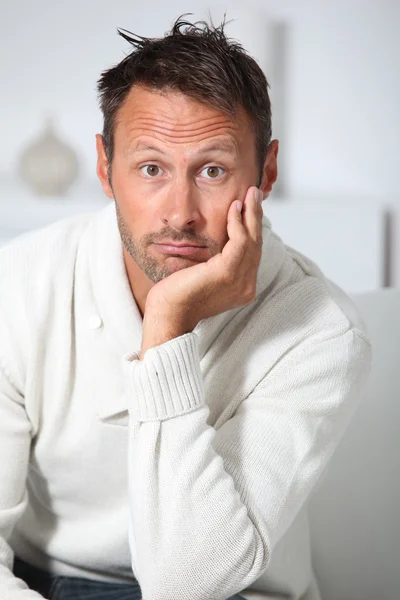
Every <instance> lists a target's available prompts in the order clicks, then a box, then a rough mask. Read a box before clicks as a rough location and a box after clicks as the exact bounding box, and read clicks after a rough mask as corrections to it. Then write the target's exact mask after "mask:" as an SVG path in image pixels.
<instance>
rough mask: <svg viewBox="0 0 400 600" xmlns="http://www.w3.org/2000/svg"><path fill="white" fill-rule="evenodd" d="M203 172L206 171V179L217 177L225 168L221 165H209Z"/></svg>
mask: <svg viewBox="0 0 400 600" xmlns="http://www.w3.org/2000/svg"><path fill="white" fill-rule="evenodd" d="M201 172H202V173H204V172H205V173H206V179H217V178H218V176H219V175H221V174H222V173H223V172H224V169H221V167H214V166H212V167H207V168H205V169H203V170H202V171H201Z"/></svg>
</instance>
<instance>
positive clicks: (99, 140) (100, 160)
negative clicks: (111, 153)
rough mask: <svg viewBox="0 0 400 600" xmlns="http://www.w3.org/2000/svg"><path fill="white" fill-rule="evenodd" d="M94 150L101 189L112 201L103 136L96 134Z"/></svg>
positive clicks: (112, 194)
mask: <svg viewBox="0 0 400 600" xmlns="http://www.w3.org/2000/svg"><path fill="white" fill-rule="evenodd" d="M96 150H97V169H96V173H97V177H98V178H99V179H100V183H101V187H102V188H103V191H104V193H105V195H106V196H108V197H109V198H111V199H112V200H114V193H113V191H112V188H111V186H110V183H109V181H108V174H107V170H108V160H107V155H106V150H105V147H104V140H103V136H102V135H100V133H96Z"/></svg>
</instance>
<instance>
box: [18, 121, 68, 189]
mask: <svg viewBox="0 0 400 600" xmlns="http://www.w3.org/2000/svg"><path fill="white" fill-rule="evenodd" d="M19 173H20V176H21V178H22V179H23V181H25V182H26V183H27V184H28V185H29V187H30V188H31V189H32V190H33V191H34V193H35V194H36V195H38V196H63V195H64V194H65V193H66V191H67V189H68V188H69V187H70V185H71V184H72V183H73V182H74V181H75V180H76V178H77V177H78V173H79V164H78V159H77V156H76V154H75V152H74V151H73V150H72V148H70V147H69V146H68V145H67V144H65V143H64V142H63V141H62V140H60V139H59V138H58V137H57V135H56V133H55V130H54V125H53V121H52V120H51V119H50V118H48V119H46V122H45V125H44V130H43V133H42V135H41V136H40V137H39V138H38V139H37V140H35V141H34V142H33V143H31V144H29V146H28V147H27V148H26V149H25V150H24V151H23V153H22V155H21V158H20V162H19Z"/></svg>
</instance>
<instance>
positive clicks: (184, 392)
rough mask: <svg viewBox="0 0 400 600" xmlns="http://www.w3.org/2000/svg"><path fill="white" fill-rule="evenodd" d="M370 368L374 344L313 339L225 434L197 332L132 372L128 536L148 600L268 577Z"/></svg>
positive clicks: (284, 363)
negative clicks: (213, 406) (212, 406)
mask: <svg viewBox="0 0 400 600" xmlns="http://www.w3.org/2000/svg"><path fill="white" fill-rule="evenodd" d="M330 333H331V332H330ZM369 364H370V347H369V344H368V343H367V342H366V341H365V339H364V338H363V337H362V336H361V335H360V334H358V333H357V332H356V331H354V330H353V329H351V328H349V329H348V330H347V331H345V332H341V333H340V334H338V335H336V336H335V335H332V334H330V335H328V333H326V334H325V335H324V334H323V333H321V332H319V333H318V334H314V335H313V336H309V337H308V338H307V339H306V340H305V341H303V342H301V343H299V344H298V346H297V347H295V348H294V349H292V350H291V351H290V352H288V353H287V354H286V355H285V356H284V357H283V358H281V360H280V361H279V363H278V364H277V365H276V366H275V367H274V369H273V370H272V372H271V373H270V374H269V375H268V376H267V377H266V378H265V379H264V380H263V381H262V382H261V383H260V384H259V385H258V386H257V387H256V389H255V390H254V391H253V392H252V393H251V394H250V395H249V396H248V397H247V398H245V399H244V400H243V402H242V403H241V404H240V406H239V407H238V409H237V411H236V413H235V414H234V415H233V416H232V417H231V418H230V419H229V420H228V421H227V422H225V423H224V424H223V425H222V426H221V427H220V428H219V429H218V430H217V431H216V430H215V429H214V428H213V427H210V426H209V425H208V424H207V422H206V421H207V417H208V415H209V408H208V406H207V404H206V398H205V396H204V389H203V381H202V376H201V371H200V364H199V356H198V350H197V336H196V334H194V333H188V334H185V335H183V336H180V337H177V338H175V339H172V340H170V341H167V342H166V343H163V344H161V345H159V346H157V347H153V348H150V349H148V350H147V352H146V355H145V357H144V359H143V360H141V361H140V360H133V361H131V362H129V363H128V364H127V366H126V370H127V387H128V390H132V393H131V396H130V399H129V412H130V434H129V435H130V438H129V439H130V441H129V510H130V532H129V533H130V545H131V552H132V563H133V570H134V573H135V575H136V577H137V579H138V580H139V583H140V585H141V588H142V592H143V598H144V599H145V600H170V599H171V598H174V599H175V600H207V599H208V600H211V599H213V600H225V599H226V598H228V597H229V596H231V595H232V594H235V593H237V592H239V591H240V590H243V589H244V588H246V587H248V586H249V585H251V584H252V583H253V582H254V581H255V580H256V579H257V578H258V577H259V576H261V575H262V573H263V572H264V571H265V569H266V568H267V566H268V564H269V560H270V556H271V552H272V550H273V548H274V546H275V545H276V543H277V542H278V540H279V539H280V538H281V537H282V535H283V534H284V533H285V531H286V530H287V528H288V527H289V526H290V524H291V522H292V521H293V520H294V518H295V516H296V514H297V513H298V511H299V510H300V508H301V507H302V506H303V504H304V502H305V501H306V499H307V498H308V497H309V495H310V493H311V491H312V489H313V487H314V485H315V483H316V482H317V480H318V478H319V477H320V475H321V473H322V471H323V470H324V468H325V467H326V465H327V462H328V461H329V458H330V457H331V455H332V453H333V451H334V449H335V447H336V446H337V444H338V442H339V440H340V438H341V437H342V434H343V432H344V430H345V428H346V425H347V423H348V421H349V419H350V417H351V416H352V414H353V412H354V410H355V407H356V405H357V402H358V398H359V396H360V391H361V389H362V387H363V385H364V383H365V380H366V377H367V374H368V371H369Z"/></svg>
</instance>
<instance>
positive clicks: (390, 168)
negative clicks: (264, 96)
mask: <svg viewBox="0 0 400 600" xmlns="http://www.w3.org/2000/svg"><path fill="white" fill-rule="evenodd" d="M0 1H1V3H0V33H1V35H0V61H1V62H0V90H1V93H0V133H1V143H0V244H4V243H7V242H8V241H9V240H11V239H12V238H13V237H15V236H16V235H18V234H20V233H22V232H24V231H28V230H30V229H34V228H36V227H41V226H43V225H45V224H47V223H50V222H52V221H54V220H56V219H59V218H64V217H67V216H70V215H71V214H75V213H78V212H88V211H92V210H96V209H98V208H101V207H102V206H104V205H105V204H107V203H108V202H109V200H108V199H107V198H106V197H105V196H104V195H103V192H102V190H101V187H100V183H99V182H98V180H97V177H96V153H95V134H96V133H98V132H101V130H102V118H101V113H100V110H99V108H98V103H97V97H96V81H97V79H98V77H99V75H100V73H101V72H102V71H103V70H104V69H106V68H109V67H111V66H112V65H114V64H116V63H117V62H119V61H120V60H121V59H122V58H123V57H124V56H125V55H126V54H127V53H128V52H129V51H130V46H129V44H128V43H127V42H125V40H123V39H122V38H121V37H120V36H119V35H118V34H117V31H116V30H117V27H120V28H124V29H128V30H130V31H133V32H135V33H138V34H140V35H144V36H150V37H157V36H162V35H164V33H165V32H167V31H168V30H169V29H170V27H171V25H172V23H173V21H174V20H175V18H176V17H178V16H179V15H181V14H182V13H189V12H191V13H194V15H193V16H191V17H189V19H190V20H192V19H204V18H207V17H208V15H209V13H211V16H212V18H213V20H214V23H216V24H217V23H219V22H220V20H221V18H222V16H223V14H224V12H226V15H227V19H228V20H229V19H235V20H234V21H233V22H232V23H231V24H230V25H228V26H227V28H226V32H227V34H228V35H229V36H230V37H234V38H236V39H239V40H240V41H241V42H242V43H243V45H244V46H245V47H246V48H247V49H248V50H249V52H250V53H251V54H252V55H253V56H254V57H255V58H256V59H257V60H258V61H259V64H260V65H261V67H262V68H263V69H264V71H265V73H266V76H267V78H268V80H269V81H270V84H271V97H272V103H273V137H275V138H278V139H279V140H280V156H279V167H280V175H279V180H278V182H277V185H276V189H275V190H274V194H273V196H272V197H270V198H269V199H268V200H267V202H265V207H264V212H265V214H266V215H267V216H268V217H269V218H270V219H271V221H272V225H273V228H274V229H275V230H276V232H277V233H278V234H279V235H280V236H281V237H282V238H283V239H284V240H285V242H286V243H287V244H288V245H290V246H294V247H296V248H297V249H298V250H300V251H301V252H303V253H304V254H307V255H309V256H310V257H311V258H312V259H313V260H314V261H315V262H317V263H318V264H319V266H320V267H321V268H322V269H323V271H324V272H325V274H326V275H327V276H328V277H330V278H331V279H333V280H335V281H336V282H337V283H338V284H339V285H341V286H342V287H343V288H344V289H345V290H346V291H348V292H351V293H353V292H364V291H369V290H373V289H377V288H380V287H399V286H400V244H399V238H400V225H398V223H399V222H400V219H399V218H398V216H397V215H398V211H399V210H400V191H399V186H398V172H399V167H400V164H399V157H400V135H399V134H400V111H399V107H400V84H399V73H400V38H399V36H398V26H399V23H400V3H399V2H398V1H397V0H352V2H348V0H319V1H318V2H315V0H302V1H301V2H298V0H285V1H284V2H282V0H268V1H265V0H252V1H247V2H246V3H243V2H242V3H235V2H234V1H229V0H225V2H223V1H222V0H216V1H215V2H213V3H212V5H210V4H208V3H207V2H206V1H203V0H193V1H192V2H190V3H188V2H187V0H186V1H183V0H182V1H181V0H170V1H169V2H161V0H159V1H157V0H154V1H153V2H151V3H143V2H140V3H139V2H135V1H134V0H113V2H109V1H106V0H96V2H94V1H86V2H84V1H82V0H80V1H78V0H68V2H65V1H64V2H61V1H58V2H57V1H55V0H52V1H46V0H35V2H32V1H30V0H12V1H11V0H10V1H6V0H0Z"/></svg>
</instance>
